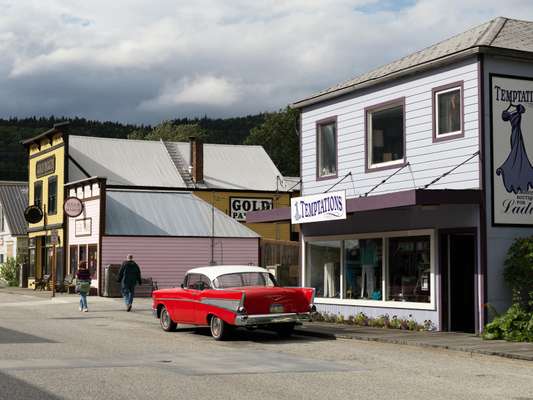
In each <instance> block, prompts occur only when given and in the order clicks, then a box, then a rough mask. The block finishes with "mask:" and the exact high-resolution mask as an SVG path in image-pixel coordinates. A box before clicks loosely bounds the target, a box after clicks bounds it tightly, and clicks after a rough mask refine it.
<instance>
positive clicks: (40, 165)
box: [35, 156, 56, 178]
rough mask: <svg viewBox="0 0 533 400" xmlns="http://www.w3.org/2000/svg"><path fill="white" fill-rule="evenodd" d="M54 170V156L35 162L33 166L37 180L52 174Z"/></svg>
mask: <svg viewBox="0 0 533 400" xmlns="http://www.w3.org/2000/svg"><path fill="white" fill-rule="evenodd" d="M55 170H56V156H50V157H47V158H44V159H42V160H39V161H37V164H36V165H35V174H36V175H37V178H41V177H43V176H46V175H50V174H53V173H54V172H55Z"/></svg>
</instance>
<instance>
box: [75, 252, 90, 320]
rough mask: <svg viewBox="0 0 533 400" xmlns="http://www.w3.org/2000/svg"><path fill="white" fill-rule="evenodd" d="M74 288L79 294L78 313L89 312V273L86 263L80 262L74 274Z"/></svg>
mask: <svg viewBox="0 0 533 400" xmlns="http://www.w3.org/2000/svg"><path fill="white" fill-rule="evenodd" d="M76 287H77V289H78V291H79V292H80V311H83V312H87V311H89V309H88V307H87V295H88V294H89V291H90V290H91V273H90V272H89V270H88V269H87V262H86V261H82V262H81V263H80V265H79V266H78V272H76Z"/></svg>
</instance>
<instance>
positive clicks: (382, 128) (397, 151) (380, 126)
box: [370, 106, 404, 164]
mask: <svg viewBox="0 0 533 400" xmlns="http://www.w3.org/2000/svg"><path fill="white" fill-rule="evenodd" d="M370 120H371V124H370V126H371V128H372V132H371V140H370V142H371V149H370V150H371V158H370V160H371V161H372V164H380V163H385V162H389V161H396V160H401V159H403V157H404V154H403V148H404V145H403V142H404V132H403V106H396V107H392V108H387V109H385V110H380V111H373V112H372V113H371V114H370Z"/></svg>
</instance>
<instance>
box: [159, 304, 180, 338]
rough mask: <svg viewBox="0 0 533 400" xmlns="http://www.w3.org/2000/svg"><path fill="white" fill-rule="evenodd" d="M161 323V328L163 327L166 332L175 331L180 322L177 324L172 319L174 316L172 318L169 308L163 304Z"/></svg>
mask: <svg viewBox="0 0 533 400" xmlns="http://www.w3.org/2000/svg"><path fill="white" fill-rule="evenodd" d="M159 323H160V324H161V328H163V330H164V331H165V332H173V331H175V330H176V327H177V326H178V324H176V323H175V322H174V321H172V318H170V314H169V313H168V310H167V308H166V307H165V306H163V308H162V309H161V314H160V316H159Z"/></svg>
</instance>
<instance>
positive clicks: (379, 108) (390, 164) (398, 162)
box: [365, 99, 407, 170]
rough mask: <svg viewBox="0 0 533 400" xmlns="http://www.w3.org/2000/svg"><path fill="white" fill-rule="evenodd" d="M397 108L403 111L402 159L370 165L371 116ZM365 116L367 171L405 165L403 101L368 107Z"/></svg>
mask: <svg viewBox="0 0 533 400" xmlns="http://www.w3.org/2000/svg"><path fill="white" fill-rule="evenodd" d="M397 107H402V111H403V121H402V124H403V125H402V130H403V157H402V158H400V159H398V160H393V161H385V162H381V163H377V164H374V163H372V149H373V145H372V114H373V113H375V112H379V111H383V110H387V109H389V108H397ZM365 114H366V119H367V120H366V126H367V127H366V132H365V134H366V137H367V142H368V144H367V149H366V152H367V165H368V169H369V170H373V169H381V168H387V167H394V166H395V165H402V164H404V163H405V161H406V154H405V149H406V146H405V143H406V140H407V138H406V132H405V130H406V129H405V128H406V127H405V101H403V99H401V100H393V101H391V102H390V103H389V102H387V104H384V105H383V106H379V105H378V106H376V107H375V108H374V107H372V106H371V107H369V108H367V109H366V110H365Z"/></svg>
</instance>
